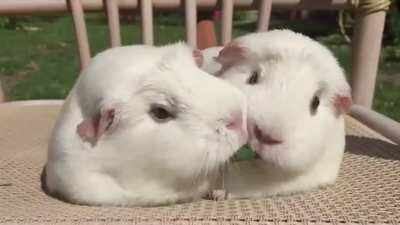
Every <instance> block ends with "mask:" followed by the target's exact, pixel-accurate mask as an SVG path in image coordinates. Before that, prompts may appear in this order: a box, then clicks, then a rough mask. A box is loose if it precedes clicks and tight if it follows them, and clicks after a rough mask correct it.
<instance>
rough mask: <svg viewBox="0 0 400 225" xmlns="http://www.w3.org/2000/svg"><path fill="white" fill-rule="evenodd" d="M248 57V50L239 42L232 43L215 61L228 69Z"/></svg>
mask: <svg viewBox="0 0 400 225" xmlns="http://www.w3.org/2000/svg"><path fill="white" fill-rule="evenodd" d="M246 57H247V48H246V47H243V46H241V45H239V43H237V42H230V43H229V44H227V45H226V46H225V47H224V48H223V49H222V50H221V51H220V52H219V55H218V56H217V57H216V58H215V60H216V61H217V62H219V63H221V65H222V68H223V69H224V68H225V69H226V68H229V67H230V66H232V65H233V64H235V63H237V62H239V61H241V60H243V59H245V58H246Z"/></svg>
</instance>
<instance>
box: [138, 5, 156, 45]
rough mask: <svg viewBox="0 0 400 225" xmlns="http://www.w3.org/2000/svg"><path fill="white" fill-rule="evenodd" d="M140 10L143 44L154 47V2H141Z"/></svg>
mask: <svg viewBox="0 0 400 225" xmlns="http://www.w3.org/2000/svg"><path fill="white" fill-rule="evenodd" d="M140 9H141V15H142V40H143V44H146V45H153V44H154V37H153V3H152V0H141V1H140Z"/></svg>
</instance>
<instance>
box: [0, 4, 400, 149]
mask: <svg viewBox="0 0 400 225" xmlns="http://www.w3.org/2000/svg"><path fill="white" fill-rule="evenodd" d="M364 1H365V0H364ZM352 2H353V1H351V0H329V1H328V0H323V1H317V0H315V1H311V0H259V1H249V0H222V1H218V0H185V1H181V0H34V1H32V0H20V1H15V0H2V1H0V16H2V15H17V14H29V15H32V14H43V13H55V12H56V13H63V12H71V14H72V18H73V24H74V31H75V36H76V40H77V45H78V54H79V60H80V66H81V68H84V67H86V66H87V65H88V63H89V61H90V57H91V56H90V46H89V42H88V37H87V31H86V24H85V18H84V11H101V10H104V11H105V12H106V15H107V19H108V29H109V42H110V46H111V47H116V46H120V45H121V37H120V30H119V10H120V9H123V10H140V12H141V16H142V17H141V18H142V20H141V26H142V41H143V43H144V44H147V45H152V44H154V36H153V35H154V34H153V9H161V10H179V9H181V8H183V9H184V10H185V27H186V39H187V42H188V44H190V45H192V46H193V47H196V46H197V45H199V43H200V45H201V42H202V39H201V35H199V34H197V29H196V24H197V11H198V10H210V9H214V8H221V10H222V27H221V39H222V44H226V43H228V42H229V41H230V40H231V39H232V20H233V10H234V8H236V9H256V10H259V20H258V25H257V31H266V30H268V25H269V19H270V15H271V9H272V7H273V8H274V9H293V8H295V9H309V10H317V9H318V10H343V9H349V8H352V7H353V4H351V3H352ZM360 2H363V0H360ZM385 17H386V12H385V10H377V11H373V12H371V13H363V12H362V11H357V16H356V25H355V32H354V37H353V46H352V64H353V66H352V71H351V73H352V76H351V77H352V81H351V84H352V92H353V93H352V95H353V99H354V103H355V104H354V105H353V106H352V108H351V110H350V114H351V115H352V116H353V117H355V118H356V119H358V120H360V121H361V122H363V123H364V124H366V125H367V126H369V127H370V128H373V129H375V130H376V131H377V132H379V133H381V134H382V135H384V136H386V137H387V138H389V139H390V140H392V141H394V142H396V143H400V123H398V122H396V121H394V120H392V119H389V118H387V117H385V116H383V115H381V114H379V113H376V112H374V111H372V110H371V109H370V108H371V106H372V101H373V96H374V89H375V82H376V76H377V71H378V62H379V55H380V50H381V40H382V35H383V28H384V24H385ZM198 37H200V38H198ZM2 101H4V93H3V91H2V89H1V84H0V102H2ZM26 102H27V101H22V102H21V104H27V103H26ZM40 103H41V104H46V101H42V102H40ZM7 104H9V103H7ZM15 104H17V103H15Z"/></svg>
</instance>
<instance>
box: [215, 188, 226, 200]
mask: <svg viewBox="0 0 400 225" xmlns="http://www.w3.org/2000/svg"><path fill="white" fill-rule="evenodd" d="M226 197H227V192H226V190H223V189H217V190H213V191H212V193H211V199H212V200H214V201H223V200H225V199H227V198H226Z"/></svg>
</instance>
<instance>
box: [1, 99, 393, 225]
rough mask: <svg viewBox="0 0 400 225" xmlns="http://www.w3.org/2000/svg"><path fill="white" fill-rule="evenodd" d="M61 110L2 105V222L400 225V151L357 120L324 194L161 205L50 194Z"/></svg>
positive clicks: (349, 125) (349, 120)
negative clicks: (43, 178) (46, 181)
mask: <svg viewBox="0 0 400 225" xmlns="http://www.w3.org/2000/svg"><path fill="white" fill-rule="evenodd" d="M59 108H60V107H59V106H24V107H22V108H21V107H20V108H17V107H4V106H3V107H0V121H1V127H0V223H9V224H13V223H37V224H43V223H59V224H68V223H74V224H75V223H80V222H85V223H87V224H110V223H112V224H127V223H141V224H172V223H174V224H210V225H211V224H253V223H254V224H256V223H262V224H281V223H282V224H287V223H288V224H313V223H319V224H320V223H333V224H337V223H389V224H397V223H400V176H399V175H400V149H399V146H397V145H394V144H392V143H390V142H388V141H386V140H385V139H384V138H383V137H382V136H380V135H379V134H377V133H375V132H374V131H372V130H370V129H368V128H367V127H365V126H364V125H362V124H360V123H359V122H357V121H356V120H354V119H352V118H346V124H347V126H346V131H347V134H348V136H347V151H346V153H345V157H344V162H343V164H342V169H341V172H340V176H339V179H338V180H337V183H336V184H335V185H333V186H330V187H326V188H323V189H320V190H314V191H311V192H308V193H304V194H297V195H292V196H287V197H276V198H268V199H257V200H228V201H221V202H214V201H207V200H204V201H200V202H194V203H186V204H177V205H172V206H166V207H154V208H140V207H135V208H120V207H89V206H78V205H72V204H69V203H64V202H62V201H59V200H57V199H54V198H51V197H49V196H47V195H46V194H45V193H43V191H42V190H41V187H40V174H41V170H42V168H43V165H44V163H45V160H46V145H47V141H48V137H49V133H50V130H51V127H52V126H53V123H54V118H55V116H56V114H57V113H58V111H59ZM27 112H29V113H27Z"/></svg>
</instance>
